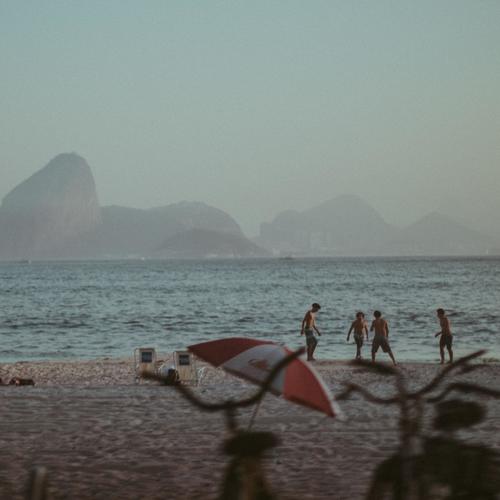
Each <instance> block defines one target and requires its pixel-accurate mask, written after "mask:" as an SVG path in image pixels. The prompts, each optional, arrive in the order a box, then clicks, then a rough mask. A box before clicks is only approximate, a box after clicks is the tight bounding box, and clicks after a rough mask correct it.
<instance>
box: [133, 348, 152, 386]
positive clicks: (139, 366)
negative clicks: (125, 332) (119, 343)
mask: <svg viewBox="0 0 500 500" xmlns="http://www.w3.org/2000/svg"><path fill="white" fill-rule="evenodd" d="M134 367H135V380H136V382H139V381H140V380H141V377H142V376H143V375H145V374H149V375H155V374H156V370H157V359H156V350H155V348H154V347H137V348H136V349H135V350H134Z"/></svg>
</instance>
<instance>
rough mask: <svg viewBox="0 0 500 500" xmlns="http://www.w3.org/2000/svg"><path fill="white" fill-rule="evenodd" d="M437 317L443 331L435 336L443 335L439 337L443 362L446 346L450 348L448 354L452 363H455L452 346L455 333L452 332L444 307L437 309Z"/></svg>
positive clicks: (442, 361)
mask: <svg viewBox="0 0 500 500" xmlns="http://www.w3.org/2000/svg"><path fill="white" fill-rule="evenodd" d="M436 313H437V317H438V319H439V325H440V326H441V331H440V332H437V333H436V335H434V338H435V337H437V336H438V335H441V338H440V339H439V354H440V356H441V364H444V348H445V346H446V349H447V350H448V355H449V356H450V363H453V349H452V348H451V346H452V344H453V335H452V333H451V327H450V320H449V319H448V317H447V316H446V314H445V312H444V309H441V308H439V309H437V310H436Z"/></svg>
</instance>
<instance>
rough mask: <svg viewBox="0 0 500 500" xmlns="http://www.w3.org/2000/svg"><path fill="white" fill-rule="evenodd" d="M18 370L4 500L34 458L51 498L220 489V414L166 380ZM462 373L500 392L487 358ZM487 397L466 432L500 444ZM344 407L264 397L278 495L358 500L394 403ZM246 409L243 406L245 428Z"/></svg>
mask: <svg viewBox="0 0 500 500" xmlns="http://www.w3.org/2000/svg"><path fill="white" fill-rule="evenodd" d="M315 366H316V368H317V370H318V371H319V372H320V373H321V375H322V376H323V378H324V380H325V382H326V383H327V385H328V386H329V387H330V388H331V390H332V392H333V393H334V394H338V393H340V392H341V391H342V388H343V386H342V383H343V382H344V381H355V382H356V383H358V384H360V385H362V386H364V387H365V388H367V389H369V390H371V391H372V392H374V393H377V394H378V395H389V394H392V393H393V387H394V386H393V383H392V382H391V379H390V378H386V377H383V376H381V375H374V374H370V373H360V372H358V371H356V370H355V369H354V368H353V367H351V366H349V365H348V364H347V363H346V362H342V361H324V360H323V361H321V360H320V361H317V362H316V364H315ZM401 370H403V371H404V372H405V373H406V374H407V376H408V379H409V381H410V382H409V383H410V384H411V386H412V387H415V388H417V387H420V386H421V385H423V384H424V383H426V382H428V381H429V380H430V379H431V378H432V377H433V376H434V375H435V374H436V373H438V371H439V370H440V366H439V365H437V364H423V363H403V364H402V365H401ZM13 376H19V377H26V378H33V379H34V381H35V383H36V385H35V386H34V387H30V386H22V387H14V386H2V387H0V450H1V453H0V498H2V499H4V498H5V499H10V498H12V499H18V498H19V499H20V498H23V493H24V488H25V485H26V482H27V479H28V473H29V470H30V469H31V468H32V467H33V466H34V465H43V466H45V467H46V468H47V469H48V472H49V480H50V491H51V494H52V496H53V498H55V499H62V498H72V499H76V498H78V499H85V498H96V499H128V498H131V499H138V498H148V499H160V498H161V499H165V498H172V499H185V498H193V499H204V498H215V497H216V496H217V493H218V491H219V486H220V483H221V480H222V477H223V473H224V467H225V465H226V464H227V462H228V457H226V456H225V455H224V454H223V453H222V452H221V445H222V441H223V439H224V437H225V435H226V431H225V427H224V419H223V417H222V415H220V414H207V413H200V412H199V411H198V410H197V409H195V408H193V407H192V406H191V404H190V403H188V402H187V401H185V400H184V399H183V398H182V396H181V395H180V394H179V393H178V392H177V391H176V390H175V389H173V388H172V387H164V386H158V385H156V384H155V383H153V382H141V383H139V384H137V383H136V382H135V377H134V366H133V360H132V359H129V360H109V359H108V360H106V359H103V360H96V361H78V362H64V363H63V362H25V363H15V364H0V377H1V378H2V380H3V381H4V383H5V382H6V381H8V380H10V378H12V377H13ZM459 378H460V379H461V380H467V381H468V382H474V383H480V384H484V385H487V386H488V387H492V388H497V389H500V365H498V364H486V365H485V367H484V369H483V368H481V369H479V370H476V371H474V372H472V373H469V374H466V375H461V376H460V377H459ZM455 380H456V378H455ZM254 390H255V388H254V387H253V386H251V385H249V384H247V383H245V382H243V381H241V380H239V379H237V378H235V377H233V376H231V375H228V374H226V373H225V372H223V371H222V370H217V369H215V368H211V367H207V369H206V372H205V376H204V378H203V380H202V382H201V384H200V385H199V387H198V388H197V389H196V392H197V394H198V395H199V396H200V397H202V398H204V399H206V400H208V401H220V400H223V399H226V398H239V397H242V396H246V395H249V394H250V393H252V392H253V391H254ZM475 400H478V399H477V398H475ZM484 403H485V405H486V406H487V408H488V414H487V415H488V416H487V419H486V420H485V421H484V422H482V423H481V424H479V425H477V426H476V427H474V432H472V431H467V432H462V434H461V436H462V437H463V438H464V439H466V440H467V441H468V442H481V443H488V444H489V445H490V446H492V447H494V448H496V449H497V450H500V401H495V400H491V399H487V398H485V399H484ZM340 406H341V409H342V410H343V413H344V415H345V417H344V420H340V419H330V418H327V417H324V416H323V415H322V414H320V413H318V412H315V411H312V410H308V409H306V408H303V407H301V406H297V405H294V404H292V403H289V402H286V401H284V400H282V399H280V398H277V397H274V396H272V395H269V396H266V398H265V399H264V401H263V403H262V406H261V409H260V412H259V415H258V417H257V419H256V422H255V425H254V429H255V430H267V431H272V432H274V433H275V434H276V435H277V436H278V438H279V439H280V445H279V446H278V447H277V448H275V449H274V450H272V451H271V452H270V453H269V455H268V456H267V458H266V460H265V466H266V476H267V479H268V481H269V483H270V485H271V487H272V489H273V490H274V491H275V492H277V493H278V494H279V495H280V498H286V499H308V498H311V499H313V498H314V499H329V498H335V499H346V500H347V499H358V498H363V497H364V495H365V493H366V491H367V489H368V487H369V484H370V477H371V474H372V472H373V470H374V468H375V466H376V464H377V463H379V462H380V461H381V460H383V459H384V458H386V457H388V456H389V455H390V454H391V453H393V452H394V451H395V449H396V446H397V443H398V429H397V417H398V413H397V409H396V408H395V407H393V406H391V407H387V406H379V405H374V404H371V403H368V402H366V401H365V400H364V399H362V398H361V397H360V396H359V395H354V396H352V397H351V398H350V399H349V400H347V401H342V402H341V403H340ZM250 414H251V410H245V411H244V412H242V413H240V416H239V422H240V424H241V425H242V426H245V425H246V424H247V423H248V421H249V418H250ZM429 415H431V414H430V413H429Z"/></svg>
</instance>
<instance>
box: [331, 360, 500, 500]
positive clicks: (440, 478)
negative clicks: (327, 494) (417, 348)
mask: <svg viewBox="0 0 500 500" xmlns="http://www.w3.org/2000/svg"><path fill="white" fill-rule="evenodd" d="M484 352H485V351H478V352H475V353H473V354H470V355H469V356H465V357H463V358H461V359H459V360H457V361H456V362H454V363H451V364H449V365H447V366H446V368H444V369H443V370H442V371H441V372H440V373H439V374H438V375H437V376H436V377H434V379H432V380H431V382H429V383H428V384H427V385H425V386H424V387H422V388H421V389H419V390H416V391H411V390H409V388H408V386H407V380H406V378H405V375H404V373H403V372H401V371H400V370H398V369H397V368H395V367H392V366H386V365H380V364H377V363H370V362H366V361H355V362H353V363H352V364H354V365H355V366H358V367H360V368H361V369H365V370H371V371H374V372H376V373H379V374H381V375H386V376H393V377H395V384H396V394H395V395H394V396H392V397H389V398H381V397H378V396H376V395H374V394H372V393H371V392H369V391H367V390H366V389H365V388H363V387H361V386H359V385H357V384H355V383H346V384H345V386H346V389H345V391H344V392H343V393H342V394H340V395H339V396H337V400H342V399H346V398H348V397H349V396H350V395H351V394H352V393H355V392H358V393H360V394H361V395H363V396H364V397H365V398H366V399H367V400H368V401H371V402H372V403H376V404H382V405H398V406H399V412H400V416H399V433H400V444H399V448H398V451H397V452H396V453H395V454H394V455H393V456H391V457H389V458H388V459H387V460H384V461H383V462H382V463H381V464H379V466H378V467H377V469H376V470H375V473H374V477H373V481H372V484H371V486H370V489H369V491H368V494H367V498H368V499H369V500H381V499H392V500H410V499H418V500H429V499H437V498H443V499H449V500H452V499H453V500H455V499H457V500H458V499H461V500H466V499H467V500H473V499H474V500H493V499H495V498H498V495H499V494H500V480H499V477H500V455H499V454H498V453H497V452H495V451H494V450H492V449H490V448H488V447H487V446H484V445H479V444H477V445H470V444H466V443H464V442H462V441H460V440H458V439H457V438H456V437H455V436H454V433H455V432H456V431H457V430H459V429H463V428H469V427H471V426H472V425H475V424H477V423H479V422H481V421H482V420H483V419H484V417H485V415H486V410H485V409H484V408H483V407H482V406H481V405H479V404H478V403H476V402H472V401H466V400H462V399H445V398H446V397H447V396H448V395H449V394H451V393H461V394H466V395H476V396H489V397H494V398H500V391H497V390H494V389H490V388H488V387H483V386H480V385H476V384H470V383H464V382H457V383H450V384H448V385H447V386H446V387H445V388H444V389H443V390H442V391H441V392H440V393H438V394H437V395H436V394H435V392H436V391H437V390H438V389H439V388H440V386H441V385H442V384H443V383H444V382H445V380H446V378H447V377H448V376H449V375H450V374H452V373H462V374H463V373H469V372H471V371H473V370H477V369H479V368H483V367H484V365H480V364H471V361H473V360H474V359H476V358H478V357H480V356H482V355H483V354H484ZM429 405H432V407H433V409H434V411H435V413H436V416H435V418H434V420H433V430H434V434H432V433H431V435H430V436H426V435H424V410H425V409H426V406H427V407H428V406H429Z"/></svg>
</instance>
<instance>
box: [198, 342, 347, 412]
mask: <svg viewBox="0 0 500 500" xmlns="http://www.w3.org/2000/svg"><path fill="white" fill-rule="evenodd" d="M188 349H189V350H190V351H191V352H192V353H193V354H195V355H196V356H198V357H199V358H201V359H203V360H204V361H207V362H208V363H210V364H212V365H214V366H217V367H221V368H223V369H224V370H226V371H228V372H229V373H232V374H233V375H236V376H238V377H241V378H243V379H245V380H248V381H250V382H253V383H255V384H257V385H260V384H262V383H263V382H264V380H265V379H266V378H267V377H268V375H269V372H270V371H271V370H272V369H273V367H274V366H276V364H277V363H279V362H280V361H281V360H282V359H283V358H285V357H286V356H288V355H289V354H291V353H292V352H293V351H291V350H290V349H288V348H286V347H284V346H280V345H278V344H275V343H274V342H267V341H263V340H257V339H251V338H239V337H233V338H228V339H221V340H212V341H209V342H203V343H201V344H195V345H191V346H189V347H188ZM270 391H271V392H273V393H274V394H277V395H282V396H283V397H284V398H285V399H288V400H289V401H293V402H294V403H298V404H300V405H303V406H307V407H309V408H313V409H315V410H318V411H321V412H323V413H326V414H327V415H329V416H330V417H334V416H336V415H338V414H339V410H338V408H337V405H336V404H335V402H334V400H333V396H332V395H331V393H330V391H329V389H328V387H326V385H325V384H324V382H323V381H322V380H321V378H320V376H319V374H318V373H317V372H316V371H315V370H314V368H313V367H312V366H311V365H310V364H308V363H306V362H305V361H304V360H303V359H300V358H295V359H294V360H292V361H291V362H290V363H288V364H287V365H286V366H285V368H284V369H283V370H281V371H280V372H279V373H278V375H277V376H276V377H275V379H274V381H273V383H272V385H271V388H270Z"/></svg>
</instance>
